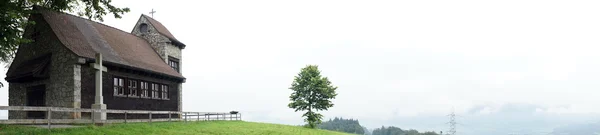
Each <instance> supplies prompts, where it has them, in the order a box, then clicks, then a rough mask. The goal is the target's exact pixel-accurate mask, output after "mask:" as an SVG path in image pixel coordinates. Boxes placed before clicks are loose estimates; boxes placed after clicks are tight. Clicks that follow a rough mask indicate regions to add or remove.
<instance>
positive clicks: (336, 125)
mask: <svg viewBox="0 0 600 135" xmlns="http://www.w3.org/2000/svg"><path fill="white" fill-rule="evenodd" d="M318 127H319V128H320V129H325V130H333V131H340V132H346V133H353V134H364V133H365V129H364V127H363V126H361V125H360V123H359V122H358V120H354V119H344V118H337V117H335V119H333V120H331V119H329V120H328V121H325V122H323V123H321V124H319V126H318Z"/></svg>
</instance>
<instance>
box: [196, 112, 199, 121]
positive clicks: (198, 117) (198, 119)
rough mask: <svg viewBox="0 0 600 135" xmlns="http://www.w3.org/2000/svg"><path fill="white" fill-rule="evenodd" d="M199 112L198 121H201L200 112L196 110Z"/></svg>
mask: <svg viewBox="0 0 600 135" xmlns="http://www.w3.org/2000/svg"><path fill="white" fill-rule="evenodd" d="M196 114H198V121H200V112H196Z"/></svg>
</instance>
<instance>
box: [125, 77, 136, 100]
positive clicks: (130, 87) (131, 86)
mask: <svg viewBox="0 0 600 135" xmlns="http://www.w3.org/2000/svg"><path fill="white" fill-rule="evenodd" d="M137 86H138V84H137V81H136V80H129V81H128V84H127V89H128V90H129V94H128V95H129V96H130V97H137V96H138V87H137Z"/></svg>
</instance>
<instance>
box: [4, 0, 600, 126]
mask: <svg viewBox="0 0 600 135" xmlns="http://www.w3.org/2000/svg"><path fill="white" fill-rule="evenodd" d="M113 4H114V5H116V6H118V7H129V8H131V12H129V13H127V14H125V15H124V16H123V18H122V19H114V18H113V17H110V16H107V17H105V21H104V22H103V23H104V24H107V25H109V26H113V27H115V28H118V29H121V30H124V31H131V30H132V29H133V26H134V24H135V22H136V21H137V19H138V18H139V17H140V15H141V14H147V15H149V14H148V13H149V12H150V11H151V10H152V9H154V10H155V11H156V13H155V14H154V18H155V19H156V20H158V21H160V22H161V23H162V24H163V25H165V27H167V28H168V29H169V31H170V32H171V33H172V34H173V35H174V36H175V37H176V38H177V39H178V40H180V41H182V42H183V43H185V44H186V45H187V47H186V48H185V49H184V50H183V58H182V73H183V75H184V76H185V77H186V78H187V80H186V83H184V85H183V110H184V111H204V112H214V111H231V110H239V111H240V112H241V113H243V117H244V120H248V121H257V122H270V123H281V124H290V125H300V124H302V122H303V120H302V118H301V117H300V116H301V114H302V113H301V112H294V110H293V109H290V108H288V107H287V104H288V103H289V95H290V94H291V90H289V89H288V88H289V87H290V85H291V83H292V81H293V77H294V76H295V75H296V74H297V73H298V72H299V71H300V69H301V68H303V67H304V66H306V65H309V64H314V65H319V69H320V70H321V71H322V74H323V75H324V76H327V77H329V79H330V81H332V83H333V84H334V85H335V86H338V87H339V88H338V89H337V93H338V96H337V97H336V99H334V100H333V102H334V104H335V106H334V107H332V108H330V109H329V110H328V111H325V112H322V113H323V114H324V115H325V117H326V119H329V118H333V117H344V118H353V119H359V120H360V123H361V124H362V125H364V126H366V127H368V128H371V129H372V128H377V127H381V126H382V125H385V126H398V127H400V128H403V129H404V128H407V129H409V128H414V129H418V130H423V131H437V132H439V131H446V130H448V125H447V124H446V122H448V121H449V117H447V116H446V115H448V114H450V113H452V112H455V113H456V114H457V115H459V116H458V117H457V121H458V123H459V125H458V126H457V130H458V133H460V134H466V135H477V134H490V135H494V134H498V135H500V134H503V135H504V134H508V133H528V134H545V133H548V132H551V131H552V129H553V128H556V127H560V126H565V125H569V124H574V123H591V122H598V121H600V108H599V107H598V106H600V98H598V95H599V94H600V91H599V89H600V85H596V84H598V82H600V70H598V69H600V60H598V59H600V53H597V52H598V50H600V46H598V44H600V38H598V37H600V25H598V24H600V18H599V17H598V15H599V14H598V13H600V8H597V7H598V5H599V4H600V1H593V0H570V1H559V0H503V1H481V0H453V1H448V0H418V1H417V0H391V1H380V0H370V1H357V0H303V1H281V0H253V1H247V0H219V1H206V0H196V1H182V0H168V1H165V0H127V1H125V0H115V1H113ZM2 72H6V69H2ZM2 77H5V76H4V74H3V75H2ZM3 82H4V83H5V81H3ZM7 95H8V94H7V88H6V87H3V88H0V105H7V104H8V102H7V101H8V96H7ZM4 115H5V114H4Z"/></svg>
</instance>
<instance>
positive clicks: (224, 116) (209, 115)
mask: <svg viewBox="0 0 600 135" xmlns="http://www.w3.org/2000/svg"><path fill="white" fill-rule="evenodd" d="M0 110H9V111H24V112H27V111H42V112H46V119H8V120H0V124H48V129H50V128H52V124H97V123H128V122H162V121H201V120H242V114H241V113H237V112H235V113H230V112H227V113H226V112H179V111H143V110H109V109H106V110H101V109H84V108H63V107H34V106H0ZM52 112H75V113H82V112H86V113H90V114H91V118H90V119H87V118H86V119H84V118H80V119H52ZM94 112H105V113H107V114H109V113H113V114H124V118H123V119H107V120H100V121H99V120H95V119H93V118H94V116H93V115H94ZM128 114H148V119H127V115H128ZM152 114H168V118H167V119H165V118H162V119H153V118H152ZM173 114H175V116H178V115H181V118H177V117H175V118H172V116H173Z"/></svg>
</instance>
